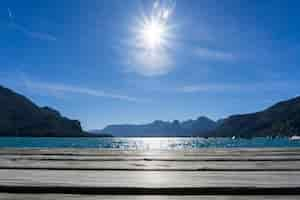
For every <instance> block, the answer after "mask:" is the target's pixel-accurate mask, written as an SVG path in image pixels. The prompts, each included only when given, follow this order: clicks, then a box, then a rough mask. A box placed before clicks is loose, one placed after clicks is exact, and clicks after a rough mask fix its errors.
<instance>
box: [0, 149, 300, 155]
mask: <svg viewBox="0 0 300 200" xmlns="http://www.w3.org/2000/svg"><path fill="white" fill-rule="evenodd" d="M0 155H66V156H68V155H69V156H70V155H73V156H121V157H124V156H125V157H126V156H130V157H137V156H153V155H156V156H157V155H160V156H163V157H164V156H167V157H171V156H179V157H180V156H185V157H186V156H212V155H215V156H223V155H232V156H234V155H236V156H240V155H249V156H251V155H252V156H257V155H261V156H263V155H266V156H268V155H300V148H250V149H246V148H242V149H238V148H232V149H222V148H217V149H214V148H211V149H210V148H203V149H198V150H188V151H187V150H182V151H181V150H180V151H178V150H174V151H173V150H172V151H155V150H153V151H141V150H137V151H135V150H131V151H126V150H124V151H123V150H105V149H72V148H67V149H26V148H25V149H24V148H20V149H18V148H0Z"/></svg>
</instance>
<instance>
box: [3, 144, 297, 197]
mask: <svg viewBox="0 0 300 200" xmlns="http://www.w3.org/2000/svg"><path fill="white" fill-rule="evenodd" d="M47 188H48V189H47ZM49 188H50V189H49ZM59 188H60V189H59ZM64 188H69V189H68V190H64ZM82 188H88V190H86V191H88V192H87V193H93V192H91V190H93V191H95V190H96V191H102V190H104V191H109V192H107V193H105V194H111V193H110V192H115V191H118V188H119V189H120V190H121V188H123V191H125V193H124V194H135V193H134V192H135V189H139V192H141V193H142V194H148V193H147V191H148V192H149V194H150V193H151V194H152V192H153V191H154V194H157V193H155V192H157V191H158V190H157V189H163V190H161V191H159V194H161V193H164V191H166V190H164V189H171V192H172V189H174V190H178V191H184V190H186V191H191V194H200V193H201V192H200V193H199V192H198V191H199V190H200V191H204V193H205V188H206V189H207V188H208V189H209V191H212V192H210V194H213V191H214V190H215V191H217V190H218V192H217V193H218V194H220V195H222V194H232V193H231V190H232V191H235V192H236V193H235V194H240V193H239V191H243V190H237V189H238V188H242V189H243V188H244V189H245V188H246V189H247V191H248V193H249V191H252V190H253V191H254V192H255V189H257V190H259V191H260V192H259V194H264V191H265V190H266V191H268V192H269V193H268V194H270V192H271V193H272V192H277V189H278V191H279V190H282V191H285V192H283V193H284V194H287V192H288V191H289V192H293V190H292V189H293V188H294V189H295V190H296V191H298V192H296V193H294V194H300V149H203V150H196V151H151V152H148V151H111V150H97V149H0V191H1V192H5V189H7V190H9V191H10V192H14V191H18V192H22V191H23V192H26V191H29V192H30V191H31V190H32V191H33V192H40V191H42V193H43V192H47V191H51V192H56V193H57V190H59V191H60V192H64V191H71V193H73V191H75V193H76V192H78V191H77V190H80V191H84V190H81V189H82ZM144 188H146V189H150V190H147V191H146V192H145V191H143V189H144ZM220 188H221V189H220ZM224 188H225V190H224ZM14 189H17V190H14ZM128 189H129V191H130V192H129V193H127V192H126V191H127V190H128ZM151 189H153V191H151ZM203 189H204V190H203ZM211 189H213V190H211ZM228 189H229V190H228ZM248 189H250V190H248ZM286 189H290V190H286ZM195 191H196V193H195ZM228 191H229V193H228ZM6 192H7V191H6ZM167 192H168V193H170V191H167ZM197 192H198V193H197ZM222 192H225V193H222ZM101 194H104V193H101ZM201 194H202V193H201ZM245 194H246V193H245ZM249 194H251V193H249ZM272 194H273V193H272ZM278 194H282V193H280V192H279V193H278ZM11 195H12V196H10V198H14V197H16V198H17V197H19V195H16V196H13V195H14V194H11ZM6 197H9V195H6ZM29 197H30V196H29ZM139 197H140V196H139ZM139 197H137V199H138V198H139ZM33 198H34V196H33ZM49 198H50V199H51V198H52V197H51V196H49ZM63 198H65V196H64V197H63ZM72 198H73V199H74V198H76V196H72V197H71V199H72ZM89 198H90V196H89ZM150 198H153V196H151V197H150ZM178 198H179V197H178ZM218 198H221V197H220V196H218ZM224 198H225V199H226V198H227V197H224ZM234 198H235V199H238V198H239V197H234ZM234 198H233V199H234ZM242 198H243V197H241V199H242ZM262 198H263V197H262ZM108 199H117V197H111V196H109V197H108ZM122 199H124V198H122ZM172 199H174V198H172ZM179 199H180V198H179ZM221 199H222V198H221ZM228 199H232V197H228ZM247 199H248V198H247ZM255 199H257V198H255ZM272 199H274V198H272ZM284 199H287V198H284ZM0 200H1V194H0Z"/></svg>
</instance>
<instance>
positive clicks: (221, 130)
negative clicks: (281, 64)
mask: <svg viewBox="0 0 300 200" xmlns="http://www.w3.org/2000/svg"><path fill="white" fill-rule="evenodd" d="M97 133H108V134H111V135H113V136H121V137H122V136H123V137H127V136H133V137H134V136H199V137H232V136H236V137H244V138H249V137H265V136H293V135H299V134H300V97H297V98H293V99H290V100H287V101H283V102H280V103H277V104H275V105H273V106H271V107H270V108H267V109H266V110H263V111H260V112H256V113H251V114H243V115H233V116H230V117H228V118H225V119H221V120H218V121H217V122H215V121H213V120H211V119H209V118H207V117H199V118H198V119H197V120H188V121H183V122H179V121H177V120H175V121H173V122H164V121H154V122H153V123H150V124H144V125H130V124H129V125H110V126H107V127H105V128H104V129H103V130H100V131H97Z"/></svg>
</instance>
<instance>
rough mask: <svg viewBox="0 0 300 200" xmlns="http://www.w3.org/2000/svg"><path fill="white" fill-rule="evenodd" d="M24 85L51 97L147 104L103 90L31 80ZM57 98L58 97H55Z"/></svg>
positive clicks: (140, 100)
mask: <svg viewBox="0 0 300 200" xmlns="http://www.w3.org/2000/svg"><path fill="white" fill-rule="evenodd" d="M24 83H25V85H26V87H27V88H29V89H35V90H41V91H43V92H47V93H48V94H50V95H53V94H59V93H62V94H66V93H73V94H79V95H87V96H93V97H105V98H111V99H117V100H124V101H129V102H145V101H146V100H145V99H138V98H135V97H130V96H126V95H120V94H115V93H109V92H104V91H102V90H96V89H91V88H86V87H80V86H73V85H72V86H71V85H65V84H60V83H44V82H34V81H31V80H28V79H26V80H24ZM55 96H56V95H55Z"/></svg>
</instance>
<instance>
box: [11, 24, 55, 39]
mask: <svg viewBox="0 0 300 200" xmlns="http://www.w3.org/2000/svg"><path fill="white" fill-rule="evenodd" d="M10 26H11V27H12V28H13V29H15V30H17V31H19V32H22V33H23V34H24V35H27V36H29V37H31V38H35V39H39V40H47V41H56V40H57V38H56V37H54V36H53V35H51V34H49V33H42V32H36V31H30V30H28V29H27V28H26V27H25V26H22V25H20V24H16V23H14V22H13V23H11V24H10Z"/></svg>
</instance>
